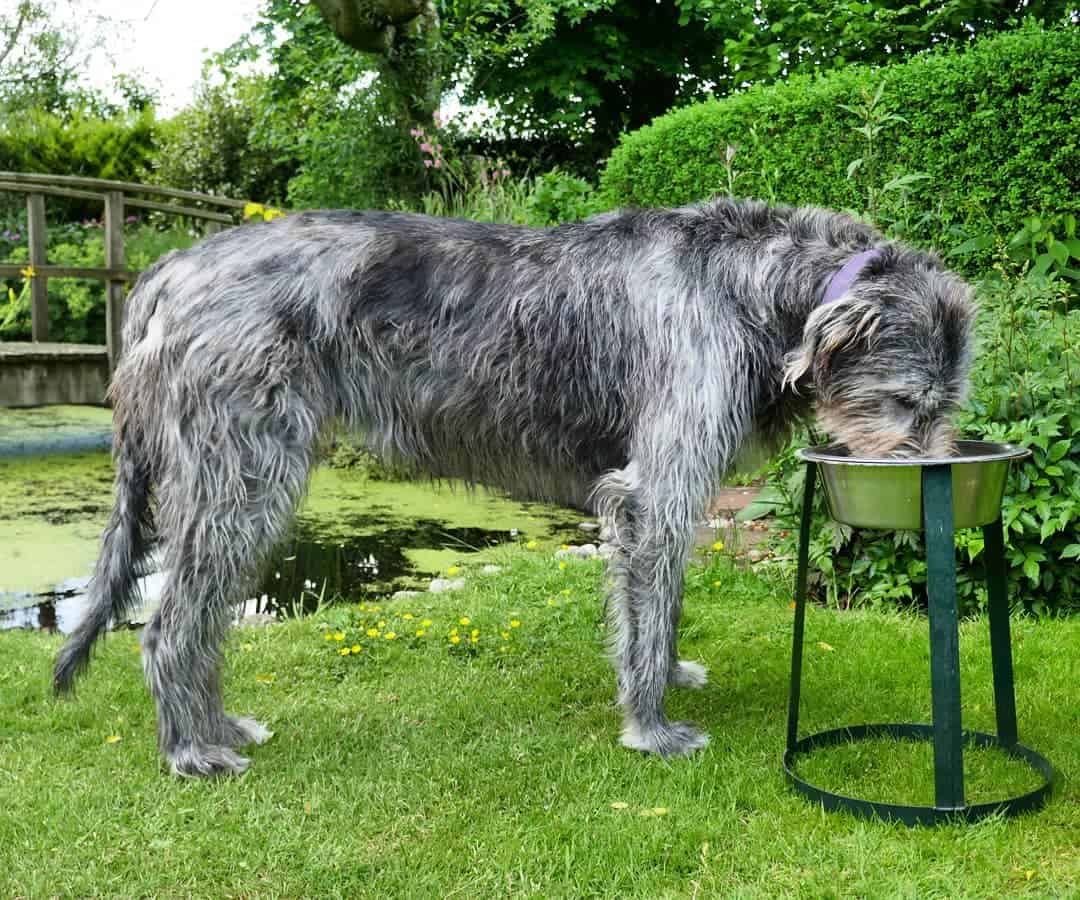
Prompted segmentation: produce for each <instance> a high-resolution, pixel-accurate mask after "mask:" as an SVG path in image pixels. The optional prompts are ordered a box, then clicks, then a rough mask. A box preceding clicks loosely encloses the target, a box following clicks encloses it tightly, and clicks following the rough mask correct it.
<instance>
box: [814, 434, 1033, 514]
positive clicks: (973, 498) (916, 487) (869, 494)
mask: <svg viewBox="0 0 1080 900" xmlns="http://www.w3.org/2000/svg"><path fill="white" fill-rule="evenodd" d="M1030 455H1031V451H1030V450H1027V449H1025V448H1024V447H1017V446H1015V445H1013V444H997V443H994V442H992V441H957V442H956V449H955V451H954V453H953V455H952V456H949V457H944V458H940V459H928V458H917V459H911V458H909V459H877V458H866V457H857V456H851V455H850V454H849V453H848V451H847V448H846V447H844V446H843V445H842V444H826V445H823V446H820V447H809V448H807V449H805V450H799V451H798V456H799V458H800V459H802V460H803V461H804V462H814V463H817V464H818V467H819V469H820V471H821V475H822V481H823V482H824V484H825V497H826V499H827V500H828V503H829V512H830V513H831V514H832V517H833V518H834V519H836V521H838V522H843V523H845V524H847V525H854V526H856V527H858V528H903V529H909V530H913V531H915V530H920V529H921V528H922V527H923V523H922V500H923V498H922V470H923V468H925V467H927V466H940V465H950V466H952V502H953V524H954V527H956V528H975V527H978V526H982V525H989V524H990V523H991V522H993V521H994V520H995V519H997V517H998V515H999V513H1000V511H1001V498H1002V495H1003V494H1004V493H1005V479H1006V476H1007V475H1008V474H1009V463H1010V462H1012V461H1013V460H1014V459H1023V458H1024V457H1026V456H1030Z"/></svg>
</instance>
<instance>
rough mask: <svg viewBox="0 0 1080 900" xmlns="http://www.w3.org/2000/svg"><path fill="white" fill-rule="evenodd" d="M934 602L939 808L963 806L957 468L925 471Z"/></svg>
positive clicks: (928, 556) (928, 557)
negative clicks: (954, 473) (954, 470)
mask: <svg viewBox="0 0 1080 900" xmlns="http://www.w3.org/2000/svg"><path fill="white" fill-rule="evenodd" d="M922 490H923V527H924V528H925V533H926V567H927V592H928V594H929V597H930V680H931V687H932V698H933V715H934V720H933V727H934V787H935V797H936V801H937V802H936V805H937V807H938V808H939V809H958V808H961V807H963V806H964V758H963V729H962V725H961V721H960V632H959V614H958V612H957V606H956V546H955V543H954V538H953V508H952V466H949V465H943V466H926V467H924V468H923V475H922Z"/></svg>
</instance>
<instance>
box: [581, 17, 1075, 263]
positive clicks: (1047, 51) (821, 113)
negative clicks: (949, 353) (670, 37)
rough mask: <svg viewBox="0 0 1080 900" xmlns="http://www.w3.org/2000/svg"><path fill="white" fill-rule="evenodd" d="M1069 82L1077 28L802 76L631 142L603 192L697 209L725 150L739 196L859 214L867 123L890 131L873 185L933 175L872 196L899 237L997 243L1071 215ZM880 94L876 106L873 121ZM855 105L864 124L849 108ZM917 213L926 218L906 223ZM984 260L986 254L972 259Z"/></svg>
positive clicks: (880, 145) (721, 179) (715, 184)
mask: <svg viewBox="0 0 1080 900" xmlns="http://www.w3.org/2000/svg"><path fill="white" fill-rule="evenodd" d="M1078 75H1080V29H1077V28H1071V27H1070V28H1063V29H1059V30H1053V31H1042V30H1039V29H1037V28H1033V27H1032V28H1025V29H1022V30H1020V31H1018V32H1015V33H1010V34H1005V35H1001V36H998V37H994V38H990V39H984V40H982V41H979V42H977V43H976V44H974V45H973V46H972V47H971V48H970V49H969V50H967V51H966V52H965V53H963V54H960V53H935V54H930V55H926V56H923V57H919V58H917V59H915V60H912V61H911V62H908V63H904V64H899V65H893V66H890V67H888V68H886V69H884V70H881V71H872V70H869V69H866V68H862V67H855V66H852V67H848V68H845V69H841V70H839V71H837V72H835V73H831V74H829V75H827V76H823V77H819V78H810V77H804V76H798V77H794V78H792V79H791V80H790V81H789V82H788V83H786V84H783V85H776V86H772V87H766V88H753V89H750V90H748V91H746V92H745V93H742V94H738V95H735V96H732V97H729V98H727V99H724V100H720V101H713V102H709V103H704V104H699V105H696V106H691V107H688V108H686V109H682V110H678V111H676V112H674V113H671V114H669V115H667V116H664V117H662V118H660V119H658V120H657V121H655V122H654V123H653V124H652V125H650V126H649V127H647V128H643V129H641V130H639V131H637V132H634V133H633V134H630V135H627V136H626V137H625V138H624V139H623V141H622V143H621V144H620V145H619V147H618V148H617V149H616V150H615V152H614V154H613V155H612V157H611V159H610V160H609V162H608V165H607V168H606V170H605V172H604V173H603V176H602V179H601V187H602V190H603V192H604V194H605V198H606V200H607V202H608V203H610V204H619V203H631V204H640V205H669V204H680V203H686V202H690V201H693V200H698V199H701V198H703V197H707V196H708V195H710V194H712V193H714V192H716V191H717V190H720V189H722V188H723V187H724V186H725V184H726V183H727V174H728V173H727V171H726V169H725V159H724V153H725V150H726V148H727V147H728V146H734V147H736V148H737V151H736V157H735V162H734V165H735V168H736V170H737V171H738V177H739V180H738V182H737V189H738V191H739V192H740V193H742V194H743V195H758V196H765V197H770V196H771V197H774V198H775V199H777V200H780V201H783V202H788V203H793V204H803V203H813V204H819V205H822V206H829V207H833V208H841V209H863V208H864V207H865V205H866V199H865V198H866V197H867V189H868V182H867V181H866V180H865V179H864V180H860V178H862V175H861V174H860V173H859V172H858V170H857V169H856V171H855V172H854V173H852V174H853V175H856V176H858V177H855V178H852V177H849V174H848V169H849V166H851V164H852V161H853V160H856V159H859V158H860V157H861V158H864V160H865V158H866V154H867V150H868V147H867V136H866V135H865V134H863V133H860V130H856V129H862V128H863V127H865V126H866V124H867V116H868V115H870V116H871V117H873V116H876V117H878V122H877V124H879V125H880V124H886V125H887V126H888V132H887V139H886V140H880V139H879V140H876V142H875V143H874V145H873V148H872V150H873V163H874V165H873V168H874V172H873V176H874V179H873V180H874V182H876V183H881V182H893V181H895V179H897V178H902V177H903V176H906V175H908V173H910V172H911V171H912V169H913V168H917V169H918V170H919V174H926V175H928V176H929V177H928V178H925V179H921V180H917V181H910V180H909V181H907V182H905V183H903V184H901V185H900V188H901V189H896V190H893V191H892V192H891V193H886V194H885V196H881V191H880V190H879V193H878V200H879V204H878V208H877V210H876V211H877V213H878V216H879V219H880V218H882V217H883V218H885V219H902V220H903V224H904V226H905V229H906V233H905V236H906V237H908V238H910V239H914V240H934V241H935V242H937V243H938V244H939V245H940V244H944V245H946V246H947V245H948V244H954V245H955V244H960V243H961V242H963V241H964V239H965V238H968V237H971V236H972V235H973V234H974V235H982V234H984V233H986V232H993V233H994V235H995V236H996V237H997V238H1002V239H1007V238H1008V237H1011V236H1012V235H1013V234H1015V233H1016V232H1017V231H1018V230H1019V228H1020V227H1021V223H1022V220H1023V219H1024V218H1026V217H1028V216H1030V215H1031V212H1032V211H1033V210H1037V211H1041V212H1042V213H1043V214H1044V215H1053V214H1056V213H1066V212H1075V197H1076V185H1077V184H1078V183H1080V119H1078V118H1077V117H1076V116H1075V115H1073V114H1072V110H1073V109H1075V108H1076V107H1077V106H1078V105H1080V78H1078ZM881 83H884V84H885V92H884V101H881V98H880V97H879V103H878V104H877V105H876V106H875V107H874V108H873V109H872V110H871V111H870V112H867V111H866V108H865V105H866V103H867V102H868V100H870V101H872V100H873V98H874V97H875V96H878V95H877V94H876V93H875V92H876V90H877V89H878V85H880V84H881ZM858 104H862V105H863V109H862V110H861V111H860V110H859V109H858V108H856V111H855V112H852V111H851V109H850V108H845V107H853V106H855V107H857V105H858ZM884 116H889V117H891V116H902V117H903V119H902V120H897V119H892V120H891V121H888V122H883V121H882V120H881V117H884ZM911 209H917V210H921V211H923V212H924V213H930V215H924V216H923V217H922V218H921V219H913V218H912V217H911V215H910V210H911ZM986 259H987V257H986V254H985V253H983V254H982V255H976V257H974V258H973V260H972V261H973V262H974V261H978V262H985V261H986Z"/></svg>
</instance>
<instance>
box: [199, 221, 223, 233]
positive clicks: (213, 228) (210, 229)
mask: <svg viewBox="0 0 1080 900" xmlns="http://www.w3.org/2000/svg"><path fill="white" fill-rule="evenodd" d="M204 224H205V228H204V229H203V234H205V235H206V236H207V237H210V235H212V234H217V233H218V232H219V231H221V223H220V222H215V221H213V220H212V219H206V220H205V223H204Z"/></svg>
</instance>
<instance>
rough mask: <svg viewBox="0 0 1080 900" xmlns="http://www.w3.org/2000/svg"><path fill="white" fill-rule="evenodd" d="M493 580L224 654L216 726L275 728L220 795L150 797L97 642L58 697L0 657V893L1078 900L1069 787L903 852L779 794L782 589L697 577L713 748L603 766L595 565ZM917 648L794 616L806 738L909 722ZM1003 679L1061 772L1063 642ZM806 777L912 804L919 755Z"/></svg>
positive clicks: (1071, 719) (1063, 638)
mask: <svg viewBox="0 0 1080 900" xmlns="http://www.w3.org/2000/svg"><path fill="white" fill-rule="evenodd" d="M493 559H494V561H496V562H498V563H500V564H501V565H503V566H504V569H503V571H502V572H501V573H500V574H497V575H493V576H483V575H480V574H474V570H467V571H465V572H464V573H463V574H465V575H467V576H468V586H467V588H466V589H465V590H462V591H459V592H456V593H451V594H443V595H437V596H436V595H423V596H420V597H416V598H411V599H408V600H402V601H396V602H394V603H393V604H384V605H383V606H382V607H381V608H371V607H366V608H364V609H361V608H360V607H358V606H357V605H356V604H352V605H349V606H339V607H332V608H328V609H327V610H326V611H324V612H322V613H320V614H316V615H315V616H312V617H309V618H306V619H303V620H298V621H297V620H293V621H289V622H287V623H284V624H282V625H278V626H272V627H270V628H266V629H261V630H260V629H238V630H236V631H234V632H233V634H232V636H231V638H230V642H229V648H228V654H227V660H228V662H227V680H226V689H225V693H226V698H227V705H228V707H229V709H230V711H233V712H237V713H244V714H251V715H254V716H256V717H257V718H258V719H260V720H261V721H263V722H265V723H267V724H268V725H269V726H270V727H271V728H272V729H274V731H275V732H276V736H275V737H274V738H273V739H272V740H271V741H270V742H269V743H268V744H266V745H264V746H262V747H256V748H252V749H251V751H250V756H251V757H252V759H253V761H254V765H253V767H252V768H251V770H249V772H248V773H247V774H246V775H245V776H244V777H242V778H240V779H235V780H222V781H216V782H209V783H208V782H192V781H182V780H178V779H176V778H173V777H171V776H168V775H166V774H164V772H163V770H162V768H161V765H160V763H159V759H158V757H157V754H156V750H155V747H154V719H153V710H152V707H151V703H150V700H149V698H148V696H147V695H146V693H145V691H144V689H143V686H142V680H141V675H140V670H139V660H138V655H137V636H136V634H135V633H133V632H121V633H117V634H114V635H111V636H110V638H109V640H108V641H107V642H105V645H104V646H103V647H102V648H101V651H100V652H99V653H98V656H97V658H96V661H95V664H94V666H93V668H92V669H91V672H90V675H89V677H88V678H87V679H86V680H85V681H84V682H83V683H82V687H81V690H80V693H79V696H78V698H77V700H76V701H74V702H67V701H56V700H54V699H52V698H51V696H50V694H49V668H50V662H51V659H52V657H53V655H54V653H55V652H56V649H57V647H58V646H59V644H60V639H59V638H57V637H52V636H48V635H42V634H29V633H17V632H2V633H0V660H2V661H3V662H2V665H0V896H3V897H9V896H17V897H22V896H26V897H45V896H132V897H193V896H194V897H225V896H242V897H380V898H384V897H418V898H427V897H432V898H436V897H437V898H441V897H450V896H461V897H496V896H497V897H504V896H535V897H597V896H598V897H619V898H624V897H642V898H657V897H776V896H805V897H830V896H859V897H895V896H902V897H920V898H922V897H957V896H972V897H990V896H999V895H1012V894H1017V895H1025V896H1032V897H1072V898H1075V897H1080V792H1078V790H1077V787H1076V782H1075V780H1066V781H1065V783H1064V784H1063V786H1062V787H1061V788H1060V789H1059V791H1058V793H1057V794H1056V795H1055V797H1054V799H1053V800H1052V801H1051V804H1050V806H1049V807H1048V808H1047V809H1045V810H1043V811H1041V812H1039V813H1036V814H1033V815H1029V816H1026V817H1022V818H1019V819H1014V820H1003V819H991V820H988V821H985V822H983V823H980V824H978V825H974V826H948V827H942V828H937V829H916V830H909V829H906V828H903V827H901V826H898V825H886V824H882V823H876V822H864V821H859V820H856V819H853V818H851V817H849V816H847V815H842V814H824V813H822V812H821V811H820V810H819V809H815V808H814V807H812V806H811V805H810V804H808V803H807V802H805V801H804V800H803V799H801V798H800V797H799V796H798V795H796V794H794V793H793V792H792V791H791V789H790V788H789V787H788V786H787V785H786V784H785V782H784V779H783V777H782V773H781V770H780V755H781V752H782V747H783V741H784V732H785V703H786V697H787V687H788V665H789V653H790V646H789V643H790V626H791V615H792V613H791V610H790V608H789V599H790V587H789V586H788V583H787V581H786V580H783V581H772V582H770V581H769V580H768V579H763V578H762V577H761V576H759V575H757V574H754V573H750V572H742V571H735V570H733V569H731V568H730V566H729V564H728V563H727V562H726V561H725V560H722V559H718V560H713V561H711V562H709V563H707V564H698V565H695V566H694V568H693V569H692V570H691V574H690V577H689V580H688V586H687V604H686V616H685V620H684V627H683V632H682V634H683V637H682V653H683V655H684V656H685V657H688V658H691V659H697V660H700V661H702V662H704V663H705V664H706V665H707V666H708V667H709V669H710V676H711V677H710V682H709V685H708V686H707V687H706V688H705V689H704V690H703V691H697V692H695V691H687V690H675V691H672V692H671V693H670V699H669V709H670V712H671V714H672V715H673V717H677V718H688V719H692V720H694V721H696V722H697V723H698V724H699V725H701V726H702V727H704V728H706V729H707V730H708V731H709V732H710V734H711V736H712V743H711V745H710V746H709V747H708V748H707V749H706V750H705V751H703V752H701V753H699V754H697V755H696V756H694V757H693V758H691V759H682V760H675V761H672V762H664V761H662V760H659V759H653V758H644V757H642V756H639V755H637V754H635V753H632V752H630V751H628V750H625V749H623V748H621V747H620V746H619V744H618V741H617V738H618V731H619V715H618V711H617V709H616V707H615V705H614V703H613V695H614V688H613V677H612V674H611V671H610V669H609V666H608V664H607V662H606V660H605V658H604V656H603V653H602V641H603V628H602V626H601V624H600V622H601V618H602V603H601V600H600V599H599V592H598V589H597V588H598V584H599V582H600V578H601V577H602V576H601V570H600V566H599V564H597V563H591V562H589V563H586V562H570V563H569V564H567V565H566V567H565V568H560V567H559V564H558V563H557V562H556V561H555V560H554V559H553V558H552V555H551V552H550V548H543V549H539V550H535V551H531V552H530V551H528V550H526V549H524V548H521V547H517V548H512V549H506V550H503V551H499V552H497V553H496V554H495V555H494V557H493ZM718 582H719V584H717V583H718ZM406 614H407V615H406ZM463 618H467V619H468V622H467V623H464V624H463V623H462V619H463ZM512 622H517V623H519V624H518V625H517V626H516V627H511V626H512ZM369 629H370V630H371V631H372V632H373V633H374V632H378V634H377V635H375V636H371V635H369ZM453 629H457V634H456V635H453V634H452V631H453ZM474 629H476V630H477V631H478V634H477V641H476V642H475V643H474V642H473V640H472V638H473V632H474ZM417 631H422V632H424V633H423V635H422V636H419V637H418V636H417V635H416V632H417ZM926 631H927V628H926V623H925V621H924V620H922V619H920V618H917V617H915V616H913V615H900V614H892V613H878V612H834V611H829V610H822V609H812V610H810V612H809V615H808V630H807V661H806V673H805V684H804V689H803V699H804V707H803V708H804V716H803V718H804V732H805V730H807V729H809V730H821V729H824V728H827V727H831V726H833V725H838V724H844V723H856V722H865V721H887V720H895V721H905V720H926V719H927V718H928V716H929V705H930V698H929V675H928V666H929V658H928V646H927V638H926ZM391 633H392V634H393V635H394V637H393V638H392V639H390V638H389V635H390V634H391ZM454 636H456V637H457V638H458V642H457V643H453V642H452V640H451V638H452V637H454ZM353 646H356V647H358V648H360V649H359V651H358V652H356V653H353V652H352V651H351V648H352V647H353ZM503 647H506V648H507V649H506V650H503V649H501V648H503ZM346 648H348V649H349V650H350V652H349V653H348V654H347V655H343V653H342V651H343V650H344V649H346ZM961 653H962V660H963V665H964V679H965V680H964V691H965V692H964V709H965V724H966V725H967V726H968V727H972V728H978V729H980V730H986V731H992V730H993V708H992V702H991V692H990V671H989V648H988V640H987V634H986V624H985V622H984V621H971V622H967V623H965V624H964V626H963V634H962V637H961ZM1014 655H1015V659H1016V676H1017V704H1018V710H1019V717H1020V729H1021V739H1022V740H1023V741H1024V742H1025V743H1027V744H1028V745H1029V746H1032V747H1034V748H1036V749H1038V750H1040V751H1041V752H1043V753H1044V754H1045V755H1047V756H1048V757H1049V758H1050V759H1051V760H1052V761H1053V762H1054V763H1055V764H1056V765H1057V766H1058V768H1059V769H1061V770H1062V771H1063V772H1064V773H1065V774H1066V776H1069V775H1073V776H1075V775H1076V774H1077V773H1078V772H1080V620H1073V621H1060V622H1033V621H1026V620H1025V621H1016V622H1014ZM822 753H823V755H822V756H821V757H818V758H814V759H812V760H808V761H807V762H806V765H805V767H804V771H805V772H806V773H807V774H812V775H813V777H814V778H815V780H817V781H818V782H819V783H822V784H825V785H827V786H830V787H833V788H834V789H840V790H849V791H853V792H860V793H861V794H862V795H864V796H871V797H878V798H880V799H892V800H895V801H905V800H906V801H916V802H925V801H927V800H929V799H930V798H931V797H932V785H933V777H932V763H931V757H930V753H929V748H928V747H925V746H922V745H912V744H906V745H899V746H889V745H884V744H875V745H866V746H861V747H853V748H846V749H843V750H839V749H838V750H831V751H822ZM967 778H968V786H969V799H988V798H991V797H993V796H995V795H996V796H1000V795H1001V794H1002V793H1003V792H1006V791H1015V790H1022V789H1024V788H1025V787H1027V786H1030V785H1031V784H1032V778H1031V777H1030V776H1029V775H1028V773H1027V772H1026V770H1025V769H1023V768H1021V767H1019V766H1018V765H1017V764H1015V763H1012V762H1009V761H1007V760H1003V759H1001V758H999V757H998V756H997V755H996V754H992V753H989V752H982V753H971V754H969V758H968V772H967Z"/></svg>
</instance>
